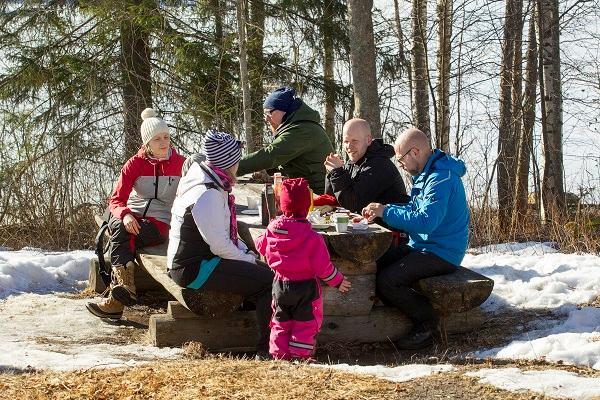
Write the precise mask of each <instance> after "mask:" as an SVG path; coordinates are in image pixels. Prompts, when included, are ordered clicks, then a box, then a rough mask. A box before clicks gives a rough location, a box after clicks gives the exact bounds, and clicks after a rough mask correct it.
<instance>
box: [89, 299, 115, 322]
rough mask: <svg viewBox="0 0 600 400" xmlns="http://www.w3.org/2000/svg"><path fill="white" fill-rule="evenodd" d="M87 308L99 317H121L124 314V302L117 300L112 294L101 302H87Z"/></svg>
mask: <svg viewBox="0 0 600 400" xmlns="http://www.w3.org/2000/svg"><path fill="white" fill-rule="evenodd" d="M85 308H87V309H88V311H89V312H91V313H92V314H94V315H95V316H96V317H99V318H108V319H121V317H122V316H123V304H121V303H120V302H119V301H117V300H115V298H114V297H113V296H112V294H109V295H108V297H106V298H104V299H102V301H100V302H99V303H87V304H86V305H85Z"/></svg>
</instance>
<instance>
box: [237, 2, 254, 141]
mask: <svg viewBox="0 0 600 400" xmlns="http://www.w3.org/2000/svg"><path fill="white" fill-rule="evenodd" d="M246 5H247V4H246V0H239V1H236V11H237V28H238V42H239V48H240V53H239V56H240V81H241V84H242V96H243V100H242V101H243V103H242V104H243V108H244V131H245V140H246V143H248V146H252V142H253V140H252V119H251V118H252V116H251V110H250V87H249V86H248V58H247V55H246Z"/></svg>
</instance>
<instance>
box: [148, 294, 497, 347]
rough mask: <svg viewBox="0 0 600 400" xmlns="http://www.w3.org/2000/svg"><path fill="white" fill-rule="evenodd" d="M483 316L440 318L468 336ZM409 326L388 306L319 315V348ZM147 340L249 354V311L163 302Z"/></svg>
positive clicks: (373, 338) (381, 338)
mask: <svg viewBox="0 0 600 400" xmlns="http://www.w3.org/2000/svg"><path fill="white" fill-rule="evenodd" d="M485 319H486V315H485V314H484V313H483V312H482V311H481V309H479V308H476V309H473V310H470V311H467V312H463V313H454V314H451V315H449V316H448V318H447V320H446V329H447V331H448V333H451V334H454V333H465V332H470V331H472V330H474V329H476V328H477V327H479V326H481V325H482V324H483V323H484V322H485ZM411 327H412V323H411V322H410V320H409V319H408V318H406V317H405V316H404V315H403V314H402V313H401V312H399V311H397V310H395V309H394V308H391V307H384V306H377V307H374V308H373V309H372V310H371V312H370V313H369V315H355V316H341V315H340V316H331V315H326V316H324V317H323V325H322V328H321V332H320V333H319V336H318V337H317V341H318V343H319V344H326V343H370V342H386V341H395V340H397V339H398V338H399V337H400V336H402V335H404V334H405V333H407V332H408V331H409V330H410V328H411ZM149 333H150V338H151V339H152V342H153V344H154V345H155V346H159V347H163V346H170V347H177V346H181V345H183V344H184V343H187V342H192V341H194V342H201V343H202V345H203V346H204V348H205V349H207V350H210V351H224V352H235V351H252V350H254V348H255V345H256V341H257V340H258V337H257V326H256V314H255V312H254V311H236V312H233V313H230V314H227V315H224V316H221V317H220V318H212V317H209V316H199V315H196V314H194V313H192V312H191V311H189V310H188V309H187V308H185V307H183V306H182V305H181V304H179V303H178V302H176V301H171V302H169V306H168V308H167V313H166V314H155V315H152V316H150V322H149Z"/></svg>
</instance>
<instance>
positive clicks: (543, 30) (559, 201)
mask: <svg viewBox="0 0 600 400" xmlns="http://www.w3.org/2000/svg"><path fill="white" fill-rule="evenodd" d="M538 9H539V30H540V32H539V35H540V63H541V65H542V66H543V67H542V71H541V72H542V74H541V75H542V79H541V80H540V84H541V85H540V89H541V94H542V145H543V149H542V152H543V157H544V173H543V177H542V219H543V220H549V219H554V218H558V217H560V213H561V212H562V210H563V209H564V206H565V191H564V186H563V149H562V125H563V119H562V87H561V75H560V44H559V28H560V27H559V13H558V12H559V11H558V0H538Z"/></svg>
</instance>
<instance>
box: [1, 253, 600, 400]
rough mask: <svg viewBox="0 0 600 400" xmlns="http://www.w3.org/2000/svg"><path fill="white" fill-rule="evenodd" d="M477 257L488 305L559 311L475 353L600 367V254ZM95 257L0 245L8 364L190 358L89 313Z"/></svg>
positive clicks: (539, 380) (567, 377) (581, 389)
mask: <svg viewBox="0 0 600 400" xmlns="http://www.w3.org/2000/svg"><path fill="white" fill-rule="evenodd" d="M469 253H470V254H468V255H467V256H466V258H465V260H464V262H463V265H464V266H466V267H468V268H470V269H473V270H475V271H477V272H479V273H481V274H483V275H486V276H489V277H491V278H492V279H494V281H495V287H494V292H493V294H492V296H491V297H490V298H489V299H488V300H487V301H486V303H485V304H484V305H483V308H484V309H485V310H486V311H488V312H490V313H496V312H502V311H506V310H509V309H511V308H514V309H522V310H544V311H546V314H547V311H548V310H551V311H552V313H553V315H554V317H553V318H550V319H548V318H545V319H541V320H539V321H535V322H534V323H533V324H528V325H527V329H525V327H523V332H522V334H520V335H518V336H517V337H514V338H513V339H512V342H511V343H509V344H508V345H507V346H504V347H501V348H491V349H480V350H479V351H477V352H476V354H475V356H477V357H481V358H486V357H492V358H507V359H545V360H549V361H561V362H563V363H565V364H575V365H584V366H588V367H592V368H594V369H597V370H600V308H595V307H585V306H584V307H579V306H578V305H581V304H585V303H588V302H591V301H593V300H595V299H596V298H597V296H598V295H599V294H600V257H597V256H594V255H590V254H562V253H559V252H557V251H556V250H555V249H553V248H552V247H551V246H547V245H544V244H539V243H524V244H505V245H499V246H494V247H486V248H478V249H471V251H470V252H469ZM91 257H93V253H92V252H88V251H75V252H68V253H58V252H44V251H42V250H37V249H23V250H21V251H7V250H4V251H3V250H2V249H0V370H1V369H9V368H11V369H29V368H34V369H56V370H66V369H86V368H94V367H101V368H106V367H113V366H119V365H135V364H136V363H142V362H147V361H151V360H158V359H172V358H178V357H180V354H181V350H180V349H171V348H163V349H158V348H155V347H153V346H149V345H143V344H140V343H139V342H140V341H139V340H137V341H134V343H127V340H126V339H123V338H127V337H128V336H129V331H130V330H131V329H133V328H132V327H131V326H127V325H126V324H125V325H110V324H106V323H103V322H102V321H100V320H98V319H97V318H95V317H93V316H91V315H90V314H89V313H88V312H87V311H86V310H85V308H84V303H85V301H88V300H82V299H76V298H69V296H67V295H68V294H69V293H73V292H77V291H79V290H81V289H83V288H84V287H85V286H86V279H87V273H88V271H87V268H88V263H89V259H90V258H91ZM116 338H120V339H119V340H116ZM331 367H333V368H336V369H344V370H348V371H351V372H356V373H366V374H372V375H375V376H379V377H381V378H383V379H389V380H392V381H396V382H400V381H405V380H410V379H414V378H416V377H419V376H425V375H428V374H432V373H444V372H447V371H451V370H453V367H452V366H451V365H437V366H429V365H403V366H399V367H394V368H389V367H384V366H379V365H376V366H366V367H365V366H362V367H361V366H356V365H347V364H339V365H335V366H331ZM470 374H471V376H475V377H478V378H479V379H480V380H481V382H485V383H490V384H492V385H496V386H498V387H501V388H504V389H507V390H513V391H518V390H532V391H536V392H540V393H545V394H547V395H550V396H555V397H568V398H578V399H589V398H594V397H599V396H600V378H593V377H584V376H577V375H576V374H573V373H570V372H566V371H561V370H548V369H546V370H544V371H524V370H519V369H516V368H495V369H480V370H478V371H476V372H472V373H470Z"/></svg>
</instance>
